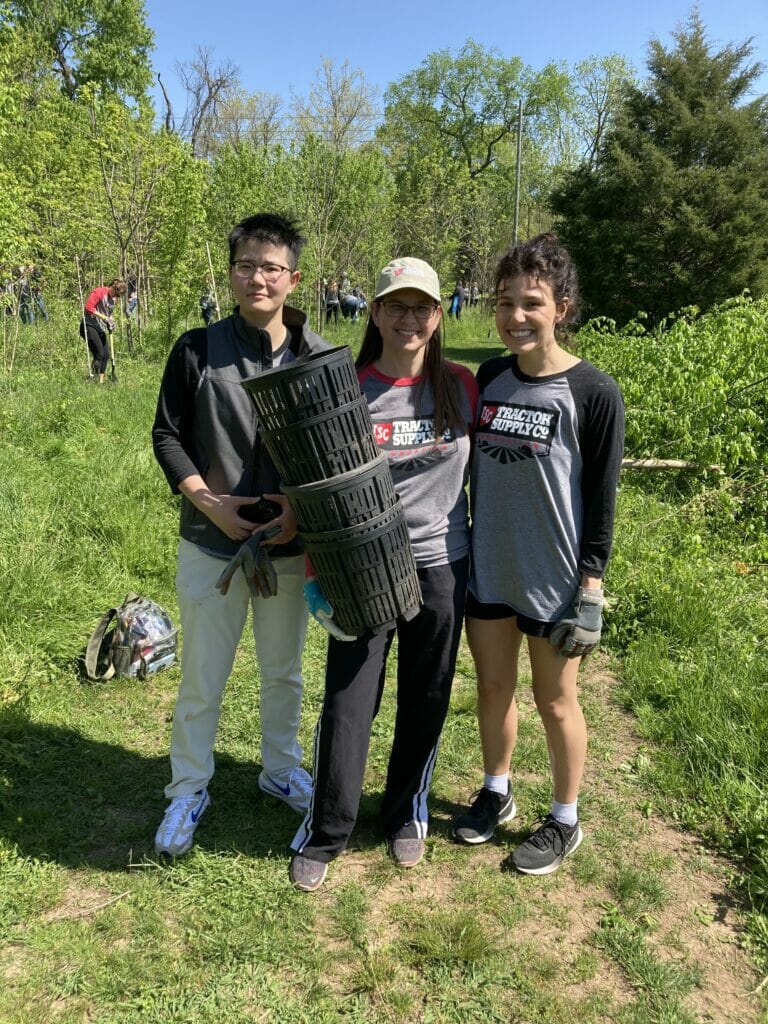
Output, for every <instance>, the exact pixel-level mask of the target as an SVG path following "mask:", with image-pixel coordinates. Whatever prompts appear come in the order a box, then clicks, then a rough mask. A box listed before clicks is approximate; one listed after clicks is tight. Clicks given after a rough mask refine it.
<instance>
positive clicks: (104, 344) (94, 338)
mask: <svg viewBox="0 0 768 1024" xmlns="http://www.w3.org/2000/svg"><path fill="white" fill-rule="evenodd" d="M85 329H86V337H85V340H86V341H87V342H88V348H89V349H90V350H91V355H92V356H93V363H92V364H91V369H92V370H93V372H94V373H104V372H105V371H106V369H107V361H108V359H109V342H108V341H107V336H106V334H105V333H104V331H102V330H100V329H99V328H98V327H97V326H96V323H95V322H94V321H93V320H92V319H91V318H90V317H86V318H85ZM82 336H83V322H82V320H81V321H80V337H81V338H82Z"/></svg>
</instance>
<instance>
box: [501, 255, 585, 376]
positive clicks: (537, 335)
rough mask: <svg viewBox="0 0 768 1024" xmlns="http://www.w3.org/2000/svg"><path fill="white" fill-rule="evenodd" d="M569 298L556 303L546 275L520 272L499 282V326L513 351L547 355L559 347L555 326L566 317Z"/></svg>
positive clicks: (502, 337)
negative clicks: (531, 275)
mask: <svg viewBox="0 0 768 1024" xmlns="http://www.w3.org/2000/svg"><path fill="white" fill-rule="evenodd" d="M567 310H568V299H563V301H562V302H555V298H554V295H553V294H552V288H551V286H550V284H549V282H548V281H546V280H545V279H544V278H538V279H537V278H535V277H530V276H528V275H527V274H518V275H517V276H515V277H511V278H504V279H503V280H502V281H500V282H499V289H498V292H497V293H496V329H497V330H498V332H499V337H500V338H501V340H502V341H503V342H504V344H505V345H506V347H507V348H508V349H509V351H510V352H513V353H515V354H516V355H522V356H531V355H535V354H541V355H544V354H546V352H547V351H548V350H550V349H553V348H557V347H558V345H557V340H556V338H555V327H556V325H557V324H559V323H560V322H561V320H563V319H564V317H565V314H566V312H567Z"/></svg>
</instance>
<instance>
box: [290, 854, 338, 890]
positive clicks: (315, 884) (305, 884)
mask: <svg viewBox="0 0 768 1024" xmlns="http://www.w3.org/2000/svg"><path fill="white" fill-rule="evenodd" d="M327 874H328V865H327V864H324V863H323V862H322V861H319V860H310V858H309V857H302V855H301V854H300V853H296V854H294V856H293V857H291V863H290V866H289V868H288V877H289V878H290V880H291V882H292V884H293V887H294V889H301V891H302V892H314V891H315V889H319V888H320V886H321V885H322V884H323V882H324V881H325V876H326V875H327Z"/></svg>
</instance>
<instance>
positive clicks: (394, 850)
mask: <svg viewBox="0 0 768 1024" xmlns="http://www.w3.org/2000/svg"><path fill="white" fill-rule="evenodd" d="M387 849H388V850H389V855H390V857H391V858H392V860H393V861H394V862H395V864H397V866H398V867H399V868H415V867H416V865H417V864H418V863H419V861H420V860H421V858H422V857H423V856H424V840H423V839H416V838H412V837H410V836H393V837H392V838H391V839H389V840H387Z"/></svg>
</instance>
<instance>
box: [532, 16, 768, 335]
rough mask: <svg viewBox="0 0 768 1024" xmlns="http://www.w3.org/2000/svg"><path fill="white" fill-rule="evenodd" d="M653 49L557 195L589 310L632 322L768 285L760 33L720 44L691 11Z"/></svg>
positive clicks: (767, 159)
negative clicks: (640, 314) (755, 49)
mask: <svg viewBox="0 0 768 1024" xmlns="http://www.w3.org/2000/svg"><path fill="white" fill-rule="evenodd" d="M673 38H674V39H675V42H676V46H675V47H674V49H669V50H665V49H664V47H663V46H662V45H661V43H660V42H659V41H658V40H653V41H652V42H651V44H650V47H649V61H648V66H649V70H650V78H649V79H648V80H647V82H646V83H645V84H644V85H643V86H642V87H629V88H628V89H627V92H626V96H625V99H624V103H623V107H622V109H621V110H620V112H619V116H618V119H617V121H616V123H615V125H614V127H613V128H612V129H611V130H610V131H609V132H608V133H607V134H606V135H605V136H604V139H603V142H602V144H601V146H600V150H599V153H598V158H597V160H596V162H594V164H593V165H591V166H590V165H589V164H587V163H584V164H582V166H581V167H579V168H578V169H576V170H575V171H573V172H571V173H569V174H567V175H566V176H565V178H564V180H563V183H562V184H561V186H560V187H559V188H558V189H556V191H555V193H554V194H553V197H552V205H553V208H554V212H555V215H556V217H557V220H558V230H559V233H560V237H561V239H562V240H563V241H564V242H565V244H567V245H568V246H569V248H570V250H571V252H572V254H573V256H574V258H575V259H576V262H577V264H578V266H579V268H580V272H581V281H582V289H583V292H584V297H585V301H586V305H587V308H588V311H589V312H590V313H591V314H592V315H596V314H605V315H608V316H611V317H613V318H615V319H616V320H618V321H619V322H624V321H626V320H628V319H630V318H631V317H632V316H633V315H634V313H635V312H636V311H637V310H644V311H645V312H647V313H649V314H650V315H651V316H652V318H654V319H657V318H660V317H662V316H664V315H665V314H667V313H670V312H671V311H673V310H676V309H679V308H681V307H683V306H688V305H696V306H699V307H700V308H706V307H709V306H711V305H713V304H715V303H717V302H720V301H721V300H722V299H724V298H727V297H729V296H732V295H735V294H738V293H740V292H741V291H742V290H743V289H745V288H749V289H751V290H752V291H753V292H755V293H757V294H760V293H763V292H765V290H766V287H768V235H766V231H765V225H766V223H768V97H766V96H760V97H758V98H754V99H749V98H748V97H749V91H750V87H751V86H752V84H753V83H754V82H755V80H756V79H757V77H758V76H759V75H760V73H761V71H762V67H761V65H759V64H750V63H749V58H750V55H751V54H752V45H751V40H747V41H746V42H744V43H742V44H741V45H739V46H735V45H729V46H726V47H725V48H723V49H722V50H719V51H718V52H713V49H712V47H711V45H710V44H709V42H708V40H707V38H706V35H705V29H704V26H703V24H702V22H701V20H700V18H699V16H698V13H697V12H696V11H695V10H694V12H693V13H692V15H691V16H690V18H689V20H688V22H687V24H686V25H685V27H684V28H682V29H680V30H679V31H678V32H676V33H674V36H673Z"/></svg>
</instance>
